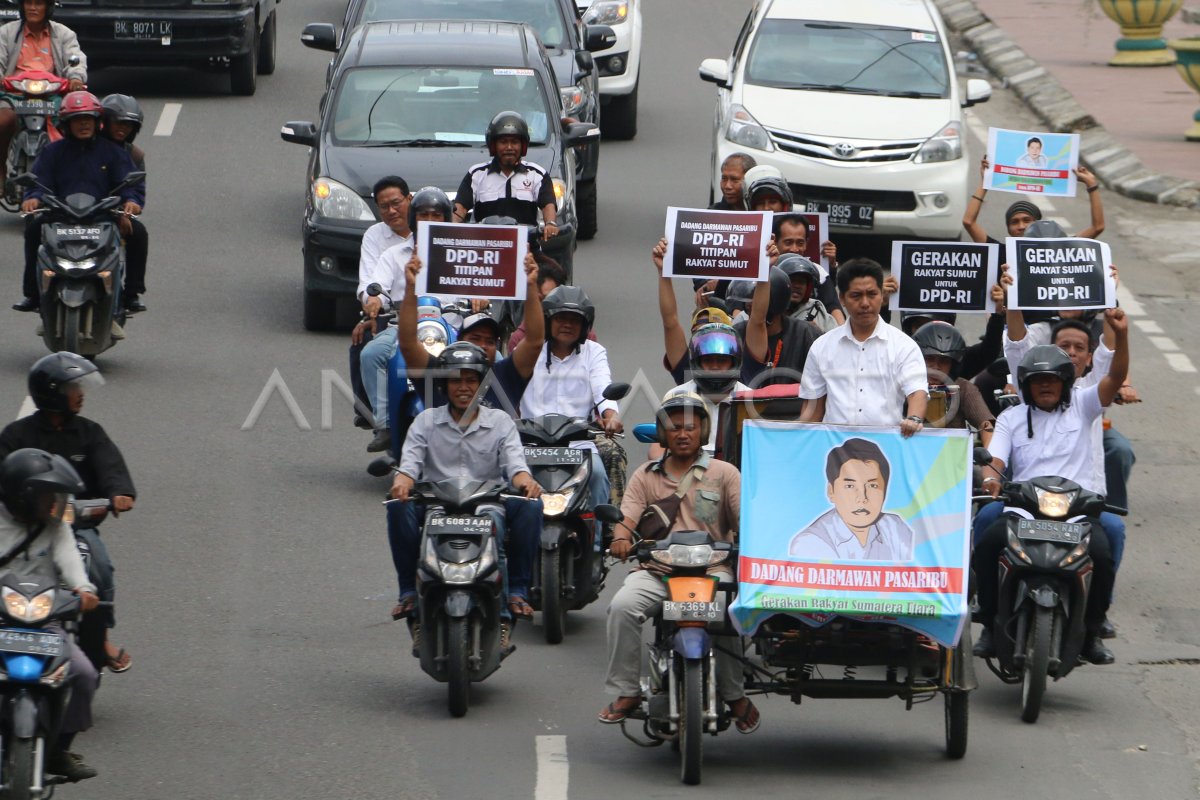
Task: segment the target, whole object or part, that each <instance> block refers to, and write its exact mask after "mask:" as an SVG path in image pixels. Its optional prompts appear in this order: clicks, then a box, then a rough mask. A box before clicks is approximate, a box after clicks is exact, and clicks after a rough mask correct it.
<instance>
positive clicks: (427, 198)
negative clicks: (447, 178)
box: [408, 186, 454, 234]
mask: <svg viewBox="0 0 1200 800" xmlns="http://www.w3.org/2000/svg"><path fill="white" fill-rule="evenodd" d="M430 209H432V210H434V211H440V212H441V214H442V221H443V222H451V221H452V220H453V219H454V208H453V207H452V206H451V205H450V197H449V195H447V194H446V193H445V192H443V191H442V190H441V189H439V188H438V187H436V186H426V187H424V188H422V189H417V193H416V194H414V195H413V196H412V200H411V201H410V202H409V204H408V229H409V230H410V231H412V232H413V233H414V234H415V233H416V232H417V211H429V210H430Z"/></svg>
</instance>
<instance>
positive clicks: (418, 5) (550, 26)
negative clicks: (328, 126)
mask: <svg viewBox="0 0 1200 800" xmlns="http://www.w3.org/2000/svg"><path fill="white" fill-rule="evenodd" d="M389 19H463V20H479V19H494V20H500V21H501V22H524V23H528V25H529V26H530V27H531V28H533V30H534V32H536V33H537V35H538V37H539V38H540V39H541V40H542V45H543V46H545V47H550V48H563V47H564V46H565V44H564V43H565V42H566V41H567V29H566V26H565V25H564V23H563V16H562V11H561V6H560V5H559V3H558V0H366V2H365V3H363V4H362V12H361V14H360V17H359V19H357V20H352V21H351V25H350V26H349V27H354V26H357V25H361V24H363V23H364V22H378V21H380V20H389Z"/></svg>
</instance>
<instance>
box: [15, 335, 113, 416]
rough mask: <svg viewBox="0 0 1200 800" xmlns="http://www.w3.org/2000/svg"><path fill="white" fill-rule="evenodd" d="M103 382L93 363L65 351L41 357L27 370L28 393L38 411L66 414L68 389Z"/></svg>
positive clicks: (67, 409)
mask: <svg viewBox="0 0 1200 800" xmlns="http://www.w3.org/2000/svg"><path fill="white" fill-rule="evenodd" d="M103 384H104V378H103V377H101V375H100V370H99V369H97V368H96V365H95V364H93V363H92V362H90V361H88V360H87V359H86V358H84V357H83V356H78V355H75V354H74V353H69V352H67V351H65V350H64V351H63V352H61V353H51V354H50V355H48V356H42V357H41V358H39V359H38V360H37V361H36V362H34V365H33V367H31V368H30V370H29V396H30V397H32V398H33V404H34V405H36V406H37V407H38V410H39V411H50V412H54V413H58V414H69V413H71V407H70V403H69V399H68V397H67V390H68V389H69V388H71V387H82V388H84V389H88V388H91V387H93V386H102V385H103Z"/></svg>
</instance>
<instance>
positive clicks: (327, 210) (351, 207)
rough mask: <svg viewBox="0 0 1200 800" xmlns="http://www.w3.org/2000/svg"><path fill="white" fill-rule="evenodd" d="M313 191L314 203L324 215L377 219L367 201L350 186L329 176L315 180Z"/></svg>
mask: <svg viewBox="0 0 1200 800" xmlns="http://www.w3.org/2000/svg"><path fill="white" fill-rule="evenodd" d="M312 193H313V205H314V206H316V209H317V213H318V214H320V215H321V216H322V217H327V218H328V219H357V220H363V221H366V222H374V221H375V215H374V214H373V213H371V208H370V206H368V205H367V201H366V200H363V199H362V198H361V197H359V195H358V192H355V191H354V190H353V189H351V188H350V187H349V186H345V185H344V184H341V183H338V182H337V181H335V180H331V179H329V178H318V179H317V180H315V181H313V188H312Z"/></svg>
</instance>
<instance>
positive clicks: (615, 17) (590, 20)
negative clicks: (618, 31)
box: [583, 0, 630, 25]
mask: <svg viewBox="0 0 1200 800" xmlns="http://www.w3.org/2000/svg"><path fill="white" fill-rule="evenodd" d="M629 6H630V2H629V0H596V2H594V3H592V4H591V5H590V6H588V10H587V11H586V12H584V15H583V21H584V22H585V23H586V24H588V25H620V24H621V23H623V22H625V21H626V20H628V19H629Z"/></svg>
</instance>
